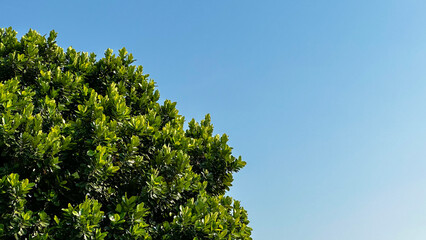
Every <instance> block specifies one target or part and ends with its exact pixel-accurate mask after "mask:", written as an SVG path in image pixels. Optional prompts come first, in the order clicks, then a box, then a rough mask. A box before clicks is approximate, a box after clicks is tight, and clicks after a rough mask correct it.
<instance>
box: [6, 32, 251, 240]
mask: <svg viewBox="0 0 426 240" xmlns="http://www.w3.org/2000/svg"><path fill="white" fill-rule="evenodd" d="M56 36H57V33H56V32H54V31H51V32H50V34H49V35H48V36H42V35H40V34H39V33H37V32H36V31H34V30H30V31H29V32H28V33H26V34H25V35H24V36H23V37H22V38H20V39H19V40H18V38H17V33H16V31H14V30H13V29H12V28H7V29H4V28H1V29H0V239H182V240H188V239H189V240H191V239H194V240H195V239H251V237H250V235H251V228H250V227H249V226H248V223H249V221H248V218H247V212H246V211H245V210H244V208H242V207H241V206H240V203H239V202H238V201H236V200H233V199H232V198H231V197H229V196H225V192H226V191H227V190H228V189H229V187H230V186H231V183H232V180H233V178H232V174H233V173H234V172H237V171H238V170H240V169H241V168H242V167H244V165H245V162H244V161H242V159H241V157H235V156H233V155H232V148H231V147H230V146H229V145H228V144H227V141H228V137H227V136H226V135H222V136H219V135H213V126H212V124H211V121H210V116H209V115H207V116H206V117H205V119H204V120H202V121H201V122H200V123H198V122H196V121H195V120H191V121H190V122H189V123H188V125H187V127H185V126H184V124H185V120H184V117H183V116H181V115H179V113H178V110H177V109H176V108H175V106H176V103H175V102H171V101H169V100H166V101H164V103H163V104H160V103H159V102H158V101H159V98H160V94H159V92H158V90H156V85H155V82H154V81H153V80H152V79H149V76H148V74H145V73H144V72H143V69H142V66H135V65H132V63H133V62H134V59H133V56H132V54H129V53H128V52H127V51H126V49H124V48H123V49H121V50H119V52H118V54H117V55H115V54H113V51H112V50H111V49H107V50H106V51H105V55H104V57H103V58H101V59H99V60H97V59H96V55H95V54H93V53H90V54H89V53H87V52H78V51H76V50H75V49H73V48H71V47H69V48H68V49H67V50H66V51H64V49H63V48H61V47H59V46H58V45H57V44H56V41H55V39H56Z"/></svg>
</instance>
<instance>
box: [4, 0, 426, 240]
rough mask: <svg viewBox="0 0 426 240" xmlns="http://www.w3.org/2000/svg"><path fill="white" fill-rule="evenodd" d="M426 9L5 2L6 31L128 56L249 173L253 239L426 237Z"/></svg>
mask: <svg viewBox="0 0 426 240" xmlns="http://www.w3.org/2000/svg"><path fill="white" fill-rule="evenodd" d="M425 11H426V2H425V1H415V0H405V1H394V0H387V1H384V0H369V1H366V0H359V1H350V2H349V1H337V0H329V1H314V0H311V1H306V0H300V1H286V0H277V1H271V0H265V1H251V0H246V1H236V0H228V1H222V0H219V1H206V0H197V1H195V0H188V1H158V0H157V1H154V0H152V1H143V0H139V1H96V0H93V1H2V4H1V14H0V23H1V26H0V27H9V26H12V27H13V28H14V29H15V30H16V31H18V35H19V36H22V35H23V34H24V33H26V32H27V31H28V29H29V28H32V29H35V30H37V31H38V32H39V33H41V34H48V33H49V31H50V30H52V29H54V30H55V31H57V32H58V33H59V35H58V39H57V41H58V44H59V45H60V46H61V47H63V48H65V49H66V48H67V47H68V46H72V47H73V48H75V49H76V50H77V51H85V52H95V53H96V54H97V55H98V56H99V57H101V56H102V55H103V52H104V51H105V50H106V49H107V48H112V49H113V50H114V51H115V53H117V52H118V49H120V48H122V47H126V48H127V50H128V51H129V52H131V53H133V55H134V57H135V58H136V59H137V61H136V63H135V64H137V65H142V66H143V67H144V71H145V73H149V74H150V77H151V78H152V79H154V80H155V81H156V82H157V85H158V89H159V91H160V93H161V99H162V100H165V99H170V100H172V101H176V102H177V108H178V110H179V112H180V114H182V115H184V116H185V117H186V120H187V122H188V121H189V120H190V119H192V118H195V119H196V120H197V121H200V120H201V119H202V118H203V117H204V115H205V114H207V113H210V114H211V116H212V122H213V125H214V126H215V133H218V134H223V133H226V134H228V135H229V137H230V145H231V146H232V147H233V148H234V154H235V155H241V156H242V157H243V159H244V160H245V161H246V162H247V166H246V167H245V168H243V169H242V170H241V172H239V173H238V174H236V175H235V181H234V186H233V187H232V189H231V191H230V192H229V194H230V195H231V196H233V197H235V198H236V199H238V200H240V201H241V202H242V205H243V206H244V207H245V208H246V209H247V211H248V214H249V219H250V221H251V223H250V226H251V227H252V228H253V239H259V240H261V239H268V240H269V239H277V240H281V239H283V240H342V239H344V240H360V239H362V240H370V239H371V240H423V239H425V238H426V188H425V187H426V174H425V172H426V67H425V66H426V14H424V13H425Z"/></svg>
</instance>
